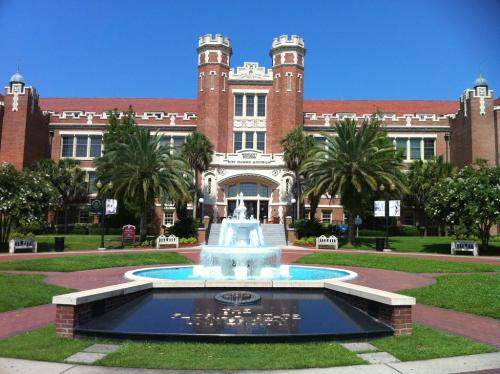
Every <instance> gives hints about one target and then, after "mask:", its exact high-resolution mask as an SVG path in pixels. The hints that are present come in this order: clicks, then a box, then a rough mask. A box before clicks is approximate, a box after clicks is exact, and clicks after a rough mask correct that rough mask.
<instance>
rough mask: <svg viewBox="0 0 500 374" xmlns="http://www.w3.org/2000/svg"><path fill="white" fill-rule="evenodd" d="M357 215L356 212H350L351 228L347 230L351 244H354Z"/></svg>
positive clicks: (348, 240)
mask: <svg viewBox="0 0 500 374" xmlns="http://www.w3.org/2000/svg"><path fill="white" fill-rule="evenodd" d="M355 218H356V215H355V214H354V212H349V229H348V231H347V242H348V243H349V244H351V245H352V244H354V220H355Z"/></svg>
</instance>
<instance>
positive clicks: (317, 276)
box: [125, 265, 357, 281]
mask: <svg viewBox="0 0 500 374" xmlns="http://www.w3.org/2000/svg"><path fill="white" fill-rule="evenodd" d="M199 266H200V265H194V266H193V265H188V266H166V267H156V268H143V269H136V270H131V271H128V272H127V273H125V278H127V279H130V280H147V281H157V280H192V281H197V280H213V279H222V280H231V279H240V278H238V277H235V276H233V277H231V276H228V277H223V278H221V277H220V273H219V272H213V273H211V274H210V273H208V274H203V273H202V272H197V269H199ZM265 269H266V268H264V274H263V275H264V276H262V273H261V274H259V275H256V276H255V277H254V278H252V277H248V278H245V279H249V280H254V279H256V280H292V281H294V280H298V281H318V280H337V281H338V280H342V281H345V280H349V279H354V278H356V277H357V273H355V272H353V271H350V270H345V269H336V268H324V267H318V266H298V265H281V266H280V267H279V271H278V272H273V271H269V272H268V273H267V275H268V277H265V275H266V271H265ZM204 275H205V276H204ZM207 275H208V276H207Z"/></svg>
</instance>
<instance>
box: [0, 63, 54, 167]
mask: <svg viewBox="0 0 500 374" xmlns="http://www.w3.org/2000/svg"><path fill="white" fill-rule="evenodd" d="M3 105H4V110H3V116H2V121H1V122H0V124H1V126H0V129H1V135H0V139H1V143H0V162H8V163H11V164H12V165H14V166H15V167H16V168H17V169H22V168H23V167H25V166H29V165H30V164H31V163H33V162H34V161H36V160H39V159H42V158H47V157H49V130H48V118H47V117H46V116H44V115H43V114H42V112H41V110H40V108H39V106H38V94H37V93H36V90H35V89H34V88H33V87H29V86H26V85H25V83H24V77H23V76H22V75H21V74H20V73H19V71H17V72H16V73H15V74H14V75H12V77H11V78H10V82H9V86H7V87H5V96H4V100H3Z"/></svg>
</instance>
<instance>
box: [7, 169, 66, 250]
mask: <svg viewBox="0 0 500 374" xmlns="http://www.w3.org/2000/svg"><path fill="white" fill-rule="evenodd" d="M56 197H57V196H56V194H55V193H54V190H53V188H52V186H51V185H50V184H49V183H47V181H46V180H45V179H44V178H41V177H40V176H39V175H37V174H36V173H32V172H31V171H29V170H24V171H17V170H16V169H15V168H14V166H12V165H10V164H7V163H4V164H2V165H0V248H1V249H6V248H7V247H8V240H9V235H10V232H11V230H12V229H13V228H18V229H21V230H22V228H23V227H29V226H31V225H33V224H35V223H38V224H46V220H47V210H48V208H49V205H51V204H54V203H55V202H56Z"/></svg>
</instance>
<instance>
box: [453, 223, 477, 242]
mask: <svg viewBox="0 0 500 374" xmlns="http://www.w3.org/2000/svg"><path fill="white" fill-rule="evenodd" d="M452 237H453V239H455V240H476V239H477V238H478V236H477V233H476V232H474V230H472V229H471V228H470V227H465V226H462V225H456V226H454V227H453V230H452Z"/></svg>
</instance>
